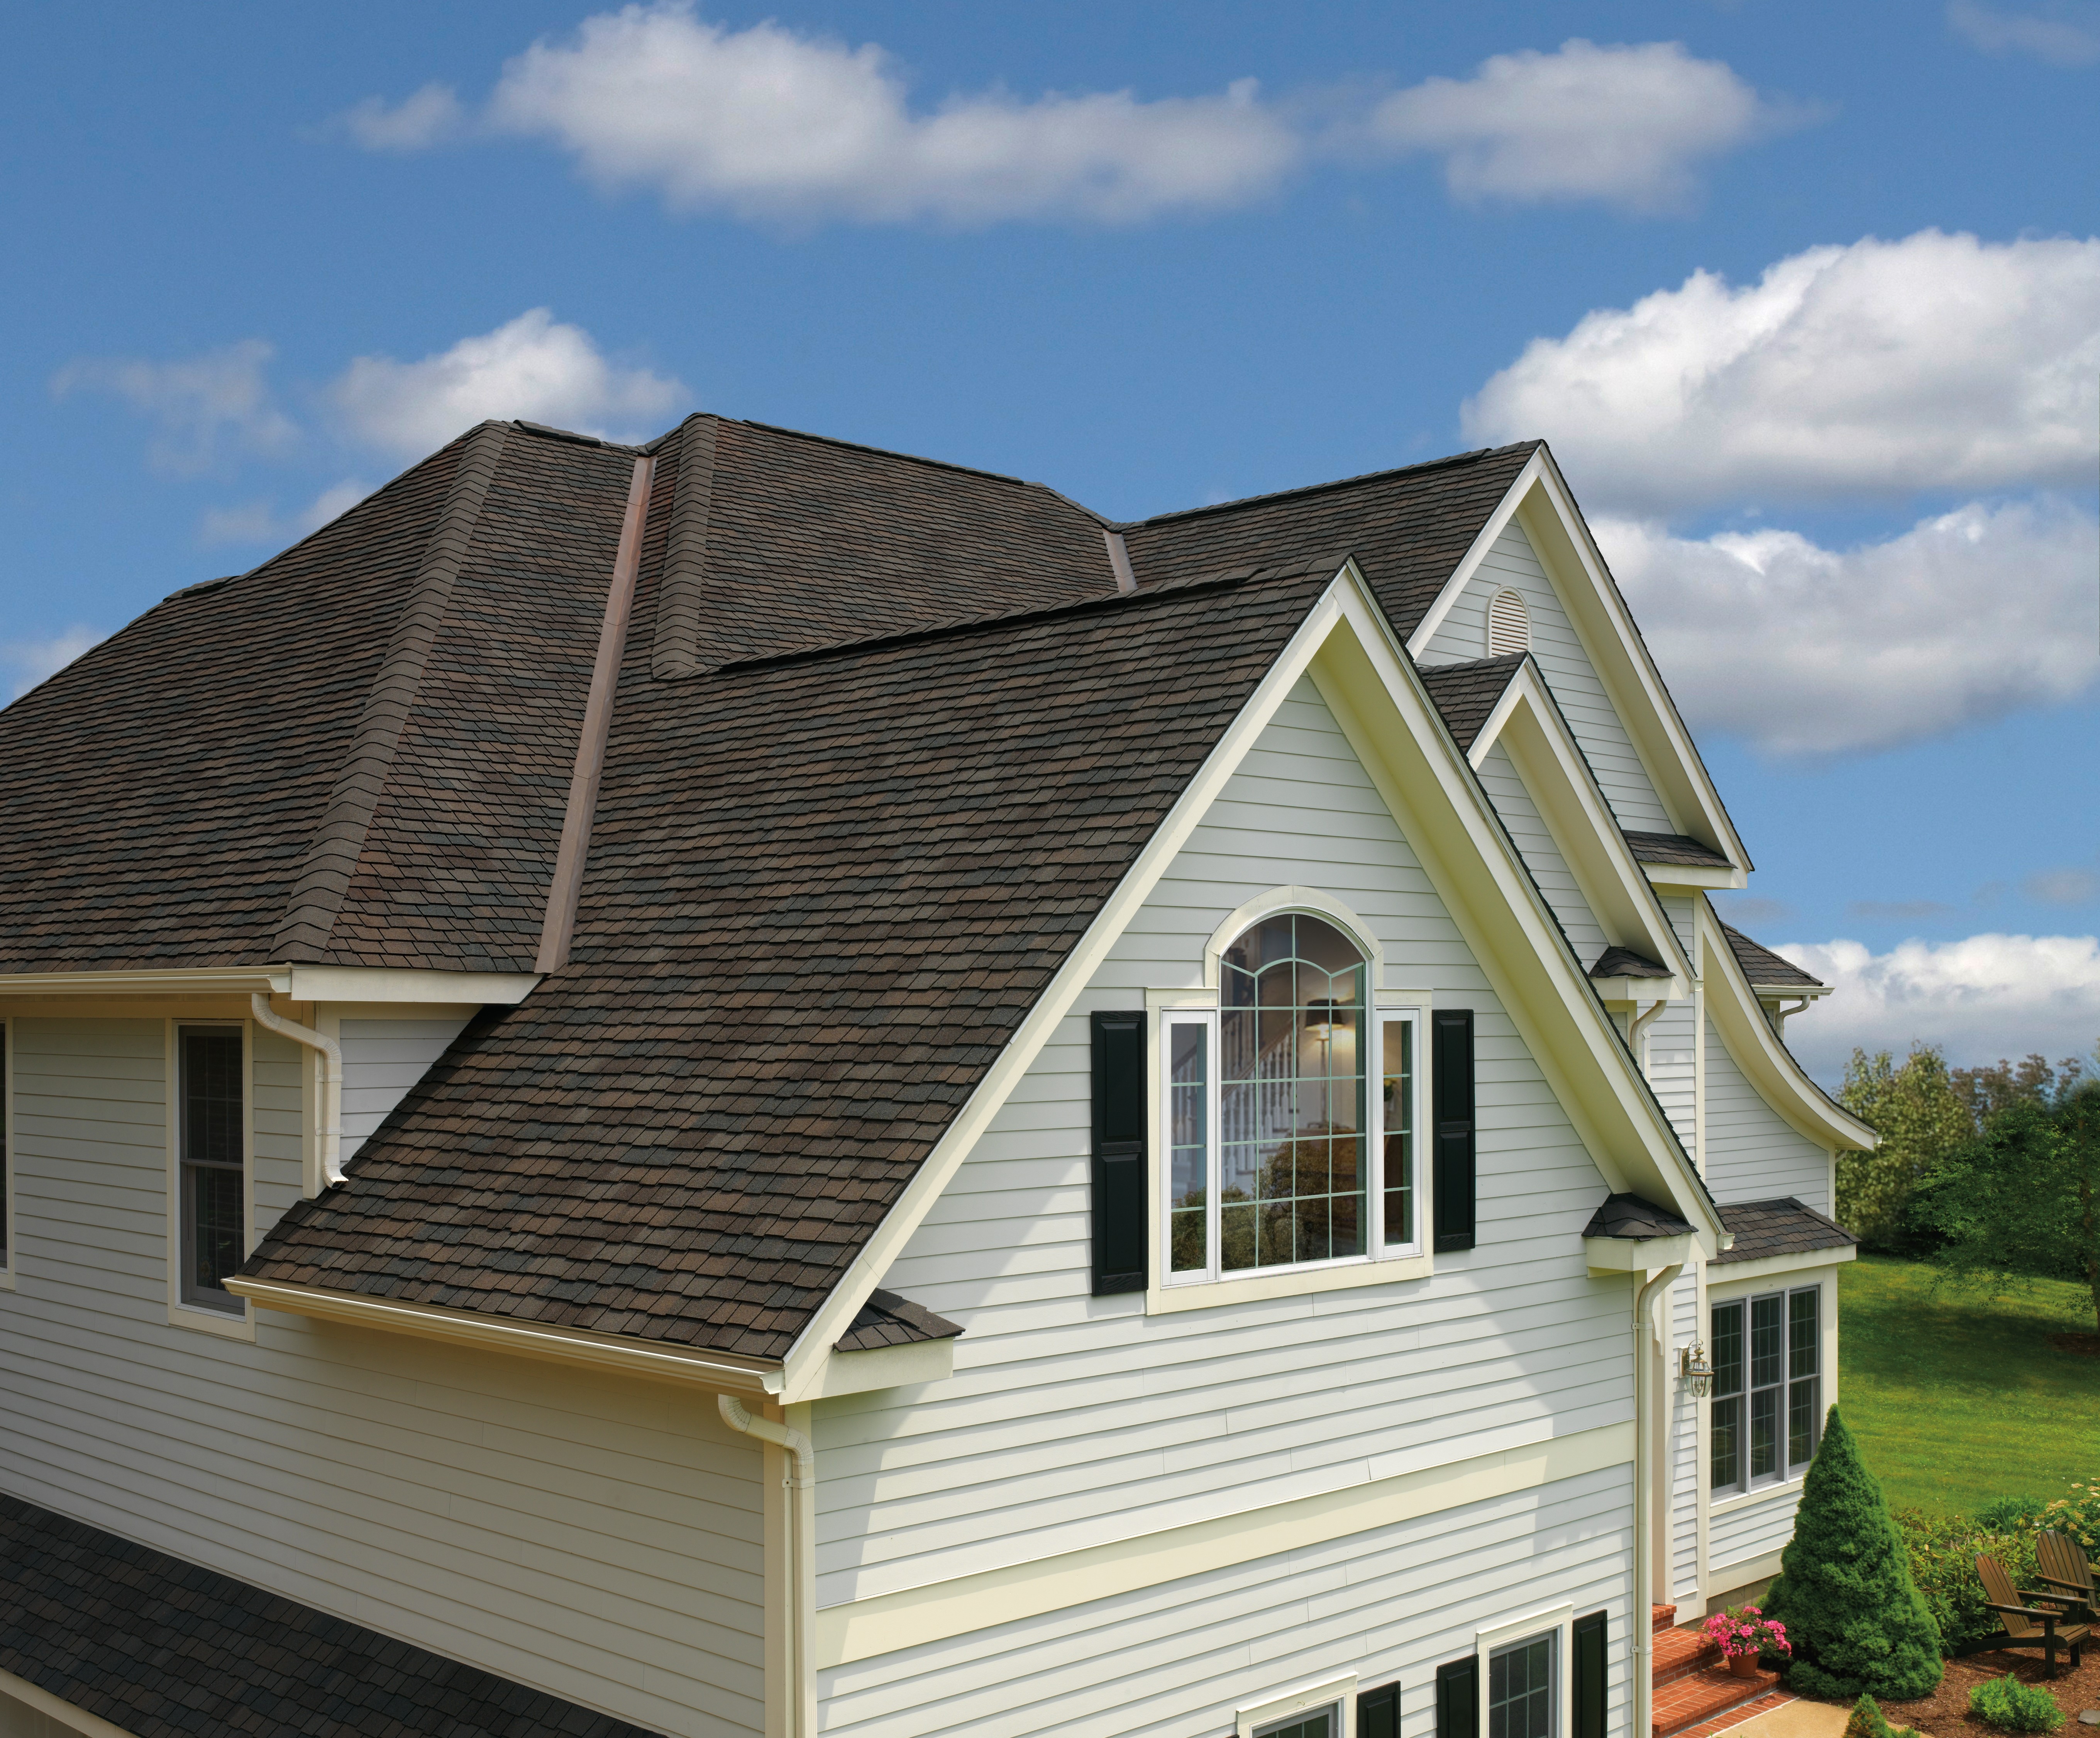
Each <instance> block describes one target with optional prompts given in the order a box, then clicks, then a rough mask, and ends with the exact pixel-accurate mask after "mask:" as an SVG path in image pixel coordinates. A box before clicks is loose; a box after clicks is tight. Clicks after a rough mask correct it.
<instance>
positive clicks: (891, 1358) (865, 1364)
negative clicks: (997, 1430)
mask: <svg viewBox="0 0 2100 1738" xmlns="http://www.w3.org/2000/svg"><path fill="white" fill-rule="evenodd" d="M954 1374H955V1341H954V1340H952V1339H945V1340H916V1341H914V1342H911V1344H909V1345H906V1346H877V1347H871V1349H870V1350H868V1351H840V1350H839V1349H838V1348H837V1347H832V1355H831V1356H830V1357H829V1358H828V1359H827V1360H825V1364H824V1377H823V1386H821V1387H819V1388H818V1391H817V1392H816V1393H815V1394H814V1395H811V1396H810V1397H811V1398H812V1399H813V1400H833V1399H836V1397H837V1396H838V1395H842V1394H871V1393H873V1392H874V1391H876V1389H878V1388H903V1387H908V1386H913V1385H915V1384H916V1383H919V1382H941V1381H943V1380H945V1379H946V1378H948V1377H951V1376H952V1375H954Z"/></svg>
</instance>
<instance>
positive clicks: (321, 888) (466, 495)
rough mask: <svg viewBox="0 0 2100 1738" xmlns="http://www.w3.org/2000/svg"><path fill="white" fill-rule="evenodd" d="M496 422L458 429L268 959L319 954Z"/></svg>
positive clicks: (472, 513) (492, 463) (480, 493)
mask: <svg viewBox="0 0 2100 1738" xmlns="http://www.w3.org/2000/svg"><path fill="white" fill-rule="evenodd" d="M506 427H507V425H505V424H504V423H501V422H483V424H482V425H481V426H480V427H478V428H476V429H475V430H474V431H473V432H472V433H471V434H470V435H469V436H467V437H466V440H465V443H464V445H463V448H462V450H461V454H460V457H459V460H458V462H457V468H456V469H455V470H454V471H453V472H452V485H451V487H450V489H448V491H447V493H446V496H445V504H444V506H443V510H442V511H440V512H439V515H438V522H437V524H435V526H433V527H432V528H431V530H430V542H429V543H428V544H427V545H426V546H425V548H424V551H423V559H422V561H421V564H420V566H419V567H418V568H417V572H416V577H415V579H414V581H413V582H412V584H411V586H410V587H409V592H408V601H407V603H406V604H405V605H404V607H403V609H402V612H401V615H400V619H399V621H397V622H396V623H395V628H394V634H393V637H392V639H390V642H389V643H388V645H387V648H386V657H385V658H384V659H383V660H382V662H381V664H380V666H379V674H378V675H377V677H376V678H375V679H373V684H372V688H371V691H370V692H369V693H368V694H367V695H366V697H365V701H364V710H363V712H362V713H361V714H360V716H359V718H358V721H357V728H356V731H355V734H354V736H352V738H351V746H350V752H349V754H347V755H346V758H345V759H344V762H343V766H342V772H340V773H339V774H338V775H337V778H336V781H335V785H334V788H333V789H332V790H330V792H329V800H328V804H327V807H325V808H324V809H323V810H322V812H321V818H320V824H319V825H318V826H316V827H315V829H314V835H313V838H312V839H311V842H309V843H308V845H307V851H306V858H305V860H304V862H303V863H302V864H301V865H300V868H299V873H298V879H297V880H296V881H295V882H293V887H292V894H291V898H290V900H289V904H288V905H287V907H286V909H285V916H284V918H283V921H282V922H280V924H279V925H278V927H277V932H276V935H275V937H274V938H273V939H272V940H271V949H270V957H271V958H272V959H278V960H291V959H299V960H307V961H319V960H320V959H322V958H324V957H325V954H326V949H327V947H328V942H329V932H330V931H332V930H333V928H334V926H335V920H336V918H337V913H339V912H340V911H341V910H342V901H343V896H344V895H345V894H346V892H347V891H349V888H350V883H351V876H352V875H353V874H354V873H355V871H356V869H357V861H358V858H359V857H360V855H361V854H362V853H363V851H364V841H365V835H366V834H367V833H368V831H369V830H370V828H371V825H372V817H373V813H374V812H375V811H376V810H377V807H378V804H379V798H380V794H381V793H382V791H383V790H384V789H386V776H387V773H388V772H389V771H390V769H391V767H392V766H393V763H394V755H395V750H396V749H398V748H399V745H400V741H401V732H402V728H403V727H404V725H405V724H406V723H407V722H408V715H409V714H410V713H411V711H412V710H413V709H414V706H415V704H416V694H417V689H418V688H420V687H421V683H422V679H423V669H424V666H425V665H426V662H427V661H429V658H430V648H431V646H432V645H433V644H435V642H436V639H437V637H438V630H439V628H440V627H441V626H443V622H444V619H445V613H446V610H447V608H448V606H449V604H451V601H452V586H453V582H455V581H456V580H457V578H458V577H459V572H460V568H461V564H462V563H463V562H464V561H465V557H466V554H467V551H468V549H469V547H470V545H471V543H472V542H473V538H474V525H475V523H476V521H477V520H479V518H480V516H481V508H482V503H483V501H485V500H486V499H487V495H488V487H489V484H490V483H491V482H492V480H494V478H495V475H496V467H497V465H498V464H499V463H500V462H501V459H502V456H503V444H504V436H505V430H506Z"/></svg>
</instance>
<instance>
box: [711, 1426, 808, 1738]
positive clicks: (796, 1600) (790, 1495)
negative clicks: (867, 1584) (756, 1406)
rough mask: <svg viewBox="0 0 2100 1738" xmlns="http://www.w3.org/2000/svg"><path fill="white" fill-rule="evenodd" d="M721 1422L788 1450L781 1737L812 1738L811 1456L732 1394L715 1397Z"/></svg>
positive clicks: (791, 1434) (804, 1445)
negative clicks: (784, 1716) (784, 1717)
mask: <svg viewBox="0 0 2100 1738" xmlns="http://www.w3.org/2000/svg"><path fill="white" fill-rule="evenodd" d="M715 1404H717V1406H718V1407H720V1408H721V1417H722V1422H723V1423H725V1424H726V1425H727V1426H729V1427H730V1429H731V1430H733V1431H743V1434H744V1435H747V1436H756V1437H757V1439H759V1440H760V1441H761V1442H770V1443H771V1444H773V1445H774V1447H775V1448H784V1449H786V1450H787V1453H788V1456H789V1459H788V1463H787V1466H788V1470H787V1476H786V1477H785V1478H784V1479H782V1480H781V1483H782V1484H783V1485H784V1486H785V1487H786V1488H787V1540H786V1541H785V1543H786V1546H787V1549H786V1550H785V1551H784V1552H783V1555H784V1556H785V1557H786V1558H787V1601H788V1610H789V1613H790V1615H789V1618H788V1625H787V1674H786V1675H787V1727H786V1738H816V1731H817V1674H816V1666H815V1661H814V1657H813V1656H812V1655H811V1652H810V1639H811V1638H812V1637H813V1636H814V1634H815V1633H816V1627H817V1553H816V1544H817V1539H816V1521H817V1478H816V1453H815V1450H814V1449H813V1448H811V1447H810V1439H809V1438H808V1437H806V1436H805V1435H803V1434H802V1433H801V1431H794V1430H790V1429H789V1428H788V1427H787V1426H786V1425H784V1424H775V1423H774V1422H773V1421H772V1420H771V1419H770V1418H761V1417H755V1416H753V1415H752V1413H750V1412H748V1411H747V1410H746V1409H744V1408H743V1406H742V1405H740V1404H739V1403H738V1401H737V1399H736V1397H735V1395H730V1394H722V1395H717V1396H716V1397H715Z"/></svg>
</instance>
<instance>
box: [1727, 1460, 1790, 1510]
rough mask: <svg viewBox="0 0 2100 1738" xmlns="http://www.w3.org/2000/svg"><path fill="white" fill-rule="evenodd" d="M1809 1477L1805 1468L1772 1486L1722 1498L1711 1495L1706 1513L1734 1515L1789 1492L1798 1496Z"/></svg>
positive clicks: (1763, 1485) (1764, 1485) (1737, 1492)
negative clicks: (1738, 1511)
mask: <svg viewBox="0 0 2100 1738" xmlns="http://www.w3.org/2000/svg"><path fill="white" fill-rule="evenodd" d="M1807 1476H1808V1469H1807V1467H1806V1466H1804V1467H1802V1469H1801V1470H1800V1471H1799V1472H1798V1473H1796V1474H1794V1475H1793V1477H1792V1478H1789V1479H1776V1480H1774V1481H1773V1482H1772V1483H1771V1484H1760V1485H1758V1486H1757V1487H1756V1488H1754V1489H1751V1490H1747V1491H1730V1492H1728V1493H1727V1494H1726V1495H1725V1496H1721V1497H1715V1496H1713V1495H1711V1494H1709V1496H1708V1497H1707V1499H1706V1512H1707V1513H1708V1514H1709V1515H1732V1514H1733V1513H1734V1512H1735V1511H1736V1510H1738V1509H1752V1508H1755V1507H1756V1506H1758V1504H1759V1503H1761V1502H1766V1501H1770V1500H1771V1498H1772V1497H1783V1496H1785V1494H1786V1493H1787V1492H1789V1491H1792V1492H1793V1493H1795V1494H1796V1495H1797V1496H1798V1495H1799V1494H1800V1492H1801V1485H1802V1480H1803V1479H1806V1478H1807Z"/></svg>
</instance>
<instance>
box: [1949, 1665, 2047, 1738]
mask: <svg viewBox="0 0 2100 1738" xmlns="http://www.w3.org/2000/svg"><path fill="white" fill-rule="evenodd" d="M1969 1705H1970V1708H1971V1709H1974V1711H1975V1712H1976V1713H1978V1714H1981V1715H1983V1718H1985V1719H1986V1720H1988V1721H1989V1722H1990V1723H1991V1724H1992V1725H1993V1726H1996V1727H2002V1728H2004V1730H2005V1731H2009V1732H2053V1731H2055V1730H2056V1729H2057V1727H2059V1726H2061V1725H2063V1709H2061V1708H2059V1707H2058V1706H2057V1705H2056V1698H2055V1697H2054V1696H2051V1695H2050V1694H2049V1692H2048V1691H2046V1690H2045V1689H2044V1688H2042V1687H2041V1686H2040V1684H2038V1683H2021V1682H2020V1681H2019V1679H2018V1678H2015V1677H2014V1675H2013V1674H2011V1673H2010V1672H2007V1673H2006V1674H2005V1676H2004V1677H2002V1678H1992V1679H1990V1680H1989V1681H1988V1683H1979V1684H1978V1685H1977V1686H1976V1687H1975V1688H1974V1689H1973V1690H1971V1691H1970V1692H1969Z"/></svg>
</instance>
